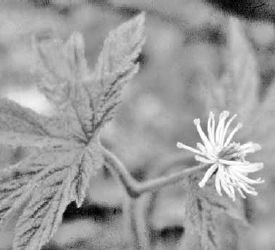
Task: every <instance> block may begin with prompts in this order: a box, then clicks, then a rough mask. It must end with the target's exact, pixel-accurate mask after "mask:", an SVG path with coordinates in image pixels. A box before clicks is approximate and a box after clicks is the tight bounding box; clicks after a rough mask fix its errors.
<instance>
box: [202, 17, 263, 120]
mask: <svg viewBox="0 0 275 250" xmlns="http://www.w3.org/2000/svg"><path fill="white" fill-rule="evenodd" d="M227 43H228V46H227V50H226V53H225V59H226V61H225V70H224V74H223V75H222V77H221V79H219V80H218V81H213V82H212V83H211V84H210V83H209V84H207V86H206V87H207V88H210V90H209V91H208V92H210V94H211V96H212V99H213V101H214V103H215V105H214V106H216V107H214V108H215V109H218V110H219V111H222V110H229V111H230V112H233V113H237V114H238V115H240V119H241V120H242V121H245V120H248V119H250V118H251V116H252V114H253V111H254V109H255V108H256V107H257V105H258V104H259V86H260V79H259V71H258V64H257V61H256V56H255V54H254V51H253V49H252V47H251V44H250V43H249V41H248V38H247V37H246V35H245V31H244V29H243V27H242V26H241V23H240V21H239V20H237V19H234V18H231V19H230V22H229V26H228V41H227Z"/></svg>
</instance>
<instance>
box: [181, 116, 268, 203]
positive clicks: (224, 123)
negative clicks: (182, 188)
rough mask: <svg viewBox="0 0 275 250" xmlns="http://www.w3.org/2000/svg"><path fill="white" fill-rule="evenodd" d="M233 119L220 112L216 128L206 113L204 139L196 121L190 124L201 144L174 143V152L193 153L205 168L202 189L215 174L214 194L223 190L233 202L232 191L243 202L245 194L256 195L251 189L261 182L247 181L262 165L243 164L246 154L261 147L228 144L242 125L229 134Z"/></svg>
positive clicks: (220, 193)
mask: <svg viewBox="0 0 275 250" xmlns="http://www.w3.org/2000/svg"><path fill="white" fill-rule="evenodd" d="M235 118H236V115H233V116H232V117H229V112H228V111H223V112H222V113H221V114H220V115H219V121H218V123H217V124H216V121H215V117H214V113H213V112H210V114H209V118H208V123H207V135H206V134H205V133H204V131H203V130H202V128H201V125H200V119H195V120H194V124H195V126H196V127H197V131H198V133H199V135H200V138H201V140H202V143H200V142H199V143H197V148H192V147H189V146H187V145H185V144H183V143H181V142H178V143H177V147H178V148H181V149H187V150H189V151H191V152H193V153H195V159H196V160H197V161H199V162H201V163H203V164H206V165H209V168H208V169H207V171H206V173H205V175H204V177H203V178H202V180H201V181H200V183H199V186H200V187H201V188H202V187H204V186H205V184H206V183H207V181H208V180H209V179H210V178H211V177H212V176H213V175H214V174H216V177H215V186H216V190H217V192H218V194H219V195H222V190H223V191H224V192H225V193H226V194H227V195H228V196H229V197H230V198H232V199H233V200H235V198H236V196H235V190H237V191H238V192H239V194H240V195H241V196H242V197H243V198H246V196H245V193H248V194H252V195H257V192H256V190H255V188H254V187H252V185H254V184H259V183H262V182H263V180H261V178H258V179H256V180H253V179H250V178H248V177H247V175H248V174H249V173H253V172H256V171H258V170H260V169H262V168H263V163H250V162H248V161H246V160H245V156H246V155H247V154H248V153H254V152H256V151H258V150H260V149H261V146H260V145H259V144H255V143H252V142H248V143H245V144H240V143H236V142H233V141H232V139H233V137H234V135H235V134H236V132H237V131H238V130H239V129H240V128H241V127H242V124H241V123H238V124H237V125H236V126H235V127H234V128H233V129H232V130H231V132H230V133H229V132H228V131H229V130H230V125H231V123H232V122H233V120H234V119H235Z"/></svg>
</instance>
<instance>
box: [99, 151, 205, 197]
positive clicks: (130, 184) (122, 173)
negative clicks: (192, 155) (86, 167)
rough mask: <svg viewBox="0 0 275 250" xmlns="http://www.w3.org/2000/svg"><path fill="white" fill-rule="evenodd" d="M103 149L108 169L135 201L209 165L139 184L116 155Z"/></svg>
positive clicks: (201, 165) (187, 169)
mask: <svg viewBox="0 0 275 250" xmlns="http://www.w3.org/2000/svg"><path fill="white" fill-rule="evenodd" d="M101 148H102V153H103V155H104V159H105V163H106V164H107V167H109V168H111V169H112V170H113V171H114V172H115V173H116V174H117V176H118V178H119V180H120V182H121V183H122V185H123V186H124V188H125V190H126V192H127V194H128V195H129V196H130V197H131V198H135V199H136V198H138V197H140V196H141V195H142V194H144V193H147V192H154V191H157V190H159V189H161V188H163V187H166V186H169V185H173V184H175V183H177V182H179V181H182V180H183V179H184V178H186V176H188V175H190V174H192V173H195V172H197V171H199V170H202V169H204V168H206V167H207V164H200V165H198V166H194V167H190V168H186V169H183V170H182V171H179V172H177V173H173V174H170V175H168V176H163V177H159V178H156V179H152V180H148V181H144V182H138V181H136V180H135V179H134V178H133V177H132V176H131V174H130V173H129V172H128V170H127V168H126V167H125V166H124V164H123V163H122V162H121V161H120V160H119V159H118V157H117V156H116V155H115V154H114V153H112V152H110V151H109V150H107V149H106V148H105V147H103V146H101Z"/></svg>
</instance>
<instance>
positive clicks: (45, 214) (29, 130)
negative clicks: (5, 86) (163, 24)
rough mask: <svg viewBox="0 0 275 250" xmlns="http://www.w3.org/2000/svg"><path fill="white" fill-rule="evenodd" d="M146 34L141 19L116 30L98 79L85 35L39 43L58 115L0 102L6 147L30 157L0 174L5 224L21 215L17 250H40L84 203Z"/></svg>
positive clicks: (0, 215)
mask: <svg viewBox="0 0 275 250" xmlns="http://www.w3.org/2000/svg"><path fill="white" fill-rule="evenodd" d="M143 29H144V15H143V14H141V15H139V16H137V17H136V18H134V19H132V20H130V21H128V22H126V23H125V24H123V25H121V26H120V27H118V28H117V29H116V30H114V31H113V32H111V33H110V35H109V37H108V38H107V39H106V41H105V43H104V47H103V50H102V53H101V54H100V56H99V62H98V64H97V65H96V71H95V73H94V74H91V73H90V72H89V70H88V67H87V63H86V59H85V57H84V42H83V38H82V36H81V35H80V34H78V33H74V34H73V35H72V36H71V37H70V38H69V40H68V41H67V42H65V43H64V42H63V41H61V40H58V39H48V40H46V41H45V40H44V41H35V43H34V45H35V49H36V55H37V59H38V60H37V65H38V71H39V74H40V75H41V82H40V83H39V84H38V86H39V88H40V90H41V91H42V92H43V93H44V94H45V95H46V97H47V98H48V99H49V101H50V102H51V103H52V104H53V105H55V106H56V108H57V109H58V111H59V113H58V115H57V116H56V117H45V116H42V115H39V114H37V113H35V112H34V111H32V110H30V109H28V108H24V107H22V106H20V105H18V104H16V103H15V102H13V101H9V100H6V99H1V100H0V144H4V145H7V146H10V147H17V146H20V147H25V148H28V149H29V152H30V153H29V155H28V156H27V157H25V158H24V159H23V160H22V161H19V162H18V163H17V164H15V165H12V166H9V167H8V168H5V169H3V170H1V171H0V224H1V225H2V226H3V225H5V224H6V223H7V222H9V220H10V219H11V218H12V217H13V215H14V214H15V212H18V210H20V211H21V213H20V215H19V218H18V220H17V224H16V229H15V238H14V241H13V242H14V243H13V247H14V250H23V249H24V250H39V249H41V247H42V246H43V245H45V243H47V242H48V241H49V240H50V238H51V237H52V235H53V234H54V232H55V231H56V229H57V227H58V225H59V224H60V222H61V220H62V215H63V212H64V210H65V209H66V207H67V205H68V204H69V203H70V202H72V201H75V202H76V203H77V205H78V206H81V204H82V203H83V201H84V198H85V194H86V189H87V187H88V184H89V178H90V176H91V175H92V174H93V173H94V172H96V170H97V168H100V167H101V166H102V165H103V157H102V154H101V151H100V147H99V145H98V138H97V137H98V133H99V132H100V131H99V129H100V128H101V125H103V124H104V123H105V122H106V121H107V120H110V119H111V118H112V116H111V113H113V109H114V108H115V106H116V105H117V104H118V102H119V101H118V99H119V94H120V90H121V87H122V83H125V82H126V81H128V80H130V79H131V77H132V76H133V75H134V73H136V72H137V67H138V65H137V63H136V59H137V57H138V53H139V52H140V50H141V47H142V44H143V40H144V37H143ZM126 41H127V42H126ZM104 65H105V66H104ZM107 65H109V66H107ZM110 65H112V66H110ZM99 71H100V72H101V73H100V74H99ZM96 88H97V89H96ZM95 93H96V94H95Z"/></svg>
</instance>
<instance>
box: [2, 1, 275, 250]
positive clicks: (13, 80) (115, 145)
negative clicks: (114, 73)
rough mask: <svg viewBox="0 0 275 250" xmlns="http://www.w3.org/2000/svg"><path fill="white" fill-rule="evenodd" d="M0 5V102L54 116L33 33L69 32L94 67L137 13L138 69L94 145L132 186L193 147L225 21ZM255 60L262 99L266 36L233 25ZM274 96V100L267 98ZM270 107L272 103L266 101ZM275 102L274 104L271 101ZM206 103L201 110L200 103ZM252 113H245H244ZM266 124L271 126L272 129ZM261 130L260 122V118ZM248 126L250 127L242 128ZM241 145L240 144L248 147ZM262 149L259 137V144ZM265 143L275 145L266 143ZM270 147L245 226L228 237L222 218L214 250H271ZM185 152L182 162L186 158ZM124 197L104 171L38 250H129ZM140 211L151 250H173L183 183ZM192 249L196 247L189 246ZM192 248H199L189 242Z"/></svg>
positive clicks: (173, 4)
mask: <svg viewBox="0 0 275 250" xmlns="http://www.w3.org/2000/svg"><path fill="white" fill-rule="evenodd" d="M86 2H87V1H81V0H79V1H61V0H60V1H50V0H48V1H46V0H44V1H39V0H32V1H1V2H0V96H1V97H8V98H10V99H12V100H14V101H16V102H18V103H20V104H22V105H24V106H27V107H30V108H32V109H34V110H36V111H37V112H39V113H42V114H45V115H51V114H52V112H53V110H52V107H51V106H50V105H49V103H48V102H47V100H46V98H45V97H44V96H43V95H42V94H41V93H39V91H38V90H37V88H36V86H35V83H36V81H37V78H36V76H35V75H34V74H33V73H32V69H33V67H34V63H35V58H34V54H33V51H32V48H31V37H32V36H33V35H39V36H47V34H49V33H51V34H52V33H54V34H56V36H58V37H61V38H63V39H67V38H68V36H69V35H70V34H71V32H73V31H80V32H82V33H83V35H84V38H85V43H86V57H87V60H88V62H89V64H90V66H91V68H93V65H94V64H95V62H96V59H97V56H98V54H99V52H100V50H101V48H102V42H103V40H104V38H105V37H106V36H107V34H108V32H109V31H110V30H111V29H113V28H115V27H117V26H118V25H119V24H120V23H122V22H124V21H126V20H128V19H129V18H131V17H132V16H134V15H136V14H137V13H139V12H140V11H141V10H144V11H146V36H147V40H146V44H145V46H144V49H143V51H142V53H141V55H140V57H139V62H140V65H141V67H140V71H139V73H138V74H137V76H136V77H135V78H134V80H133V81H132V82H131V83H130V84H128V85H127V86H126V87H125V89H124V91H123V103H122V105H121V106H120V108H119V112H118V115H117V116H116V118H115V120H113V121H112V122H111V123H110V124H108V126H106V128H105V129H104V132H103V135H102V140H103V143H104V144H105V145H106V147H108V148H110V149H112V150H113V151H114V152H115V153H116V154H117V155H118V156H119V157H120V158H121V159H122V161H123V162H124V163H125V164H126V166H127V167H128V169H129V170H130V171H131V173H132V174H133V176H134V177H135V178H136V179H138V180H144V179H146V178H148V176H150V177H156V176H158V175H161V174H168V171H173V169H172V170H167V169H162V167H161V166H162V165H164V164H163V162H165V161H167V160H169V158H171V157H177V156H178V155H182V154H184V152H182V151H179V150H178V149H177V148H176V142H177V141H184V143H185V144H187V145H195V143H196V142H197V141H198V137H197V134H196V131H195V128H194V126H193V123H192V121H193V119H194V118H196V117H201V118H203V119H205V118H206V117H207V116H208V112H209V105H208V104H209V102H211V100H210V101H209V100H208V99H209V93H208V91H207V87H206V86H209V84H210V85H211V84H214V82H216V81H217V79H219V78H220V76H221V75H222V74H223V71H224V66H225V61H226V59H227V58H226V53H225V51H226V48H227V42H228V36H227V32H228V30H227V25H228V16H225V15H224V14H222V13H221V12H220V11H218V10H215V9H213V8H212V7H210V6H207V5H206V4H205V3H203V2H201V1H199V0H171V1H165V0H156V1H148V0H147V1H146V0H93V1H92V0H91V1H89V4H87V3H86ZM240 22H241V23H242V25H243V26H244V29H243V32H244V33H245V34H244V36H245V37H246V39H247V41H248V43H250V45H251V49H252V50H253V55H254V57H255V58H256V61H257V62H258V66H257V72H256V74H257V76H258V78H259V84H260V88H259V92H258V95H259V98H260V100H264V98H265V96H267V95H268V93H269V92H271V91H270V89H271V88H272V86H273V85H272V82H273V81H274V76H275V29H274V25H272V24H269V23H264V22H252V21H247V20H240ZM274 98H275V96H274ZM271 100H272V98H271ZM274 100H275V99H274ZM206 103H207V104H206ZM273 104H274V105H273V106H272V102H270V104H269V105H268V108H269V111H268V112H269V113H268V114H269V116H266V117H265V119H269V121H268V124H269V125H270V126H269V127H268V129H269V130H268V131H265V132H266V134H265V136H266V137H268V138H269V139H270V138H271V140H272V137H273V136H275V132H274V131H275V120H274V118H273V117H272V115H271V114H273V113H272V108H273V112H275V103H273ZM251 112H252V113H253V112H254V110H252V111H251ZM272 119H273V121H274V123H273V121H272ZM261 121H262V122H263V123H266V120H261ZM251 124H252V122H251ZM252 139H253V138H252ZM252 139H250V138H248V140H252ZM261 139H262V141H261V143H263V144H264V143H265V140H264V139H265V138H263V137H261ZM273 144H274V143H273ZM273 150H274V151H275V146H273V147H272V143H271V144H268V147H267V151H265V152H267V153H265V154H262V155H260V154H259V156H261V157H262V158H263V157H264V159H262V158H261V159H258V161H264V162H265V163H266V168H265V171H264V176H263V177H264V178H265V177H267V178H268V181H267V184H265V185H264V186H263V187H259V193H260V194H259V196H258V197H256V198H255V197H252V199H251V200H250V199H249V200H248V201H247V202H246V206H245V209H246V213H247V216H248V217H249V220H250V222H251V226H249V227H245V228H243V229H242V232H241V234H240V235H239V236H238V235H237V234H236V230H235V228H234V227H235V225H234V223H233V222H232V221H231V220H229V219H228V218H227V217H226V215H224V216H221V218H220V219H219V220H220V221H221V222H220V223H219V225H220V227H221V229H219V230H218V231H219V232H223V237H222V240H221V242H220V244H221V245H220V247H218V249H221V250H227V249H232V250H233V249H236V250H237V249H244V250H259V249H261V250H272V249H273V250H274V249H275V238H274V234H275V198H274V191H275V173H274V166H272V161H273V158H274V156H273V155H274V153H273V152H274V151H273ZM190 156H191V155H189V154H188V153H186V157H190ZM22 157H24V150H23V149H21V148H17V149H13V150H11V149H9V148H4V147H2V148H1V151H0V162H1V167H4V166H7V165H8V164H9V163H12V162H16V161H17V160H18V159H21V158H22ZM123 192H124V191H123V190H122V188H121V187H120V186H119V185H118V184H117V183H116V181H115V180H114V179H113V177H112V176H111V174H110V173H109V172H108V170H107V169H105V168H103V169H102V171H101V172H100V173H99V174H98V175H97V176H96V177H93V178H92V179H91V186H90V189H89V191H88V195H87V200H86V201H85V204H84V205H83V207H82V208H80V209H76V207H75V206H74V204H71V205H70V206H69V207H68V209H67V211H66V213H65V215H64V220H63V224H62V225H61V226H60V228H59V230H58V232H57V233H56V234H55V236H54V238H53V240H52V241H51V242H50V243H49V245H48V246H46V247H45V249H48V250H50V249H51V250H57V249H58V250H59V249H60V250H61V249H83V250H84V249H98V250H100V249H131V248H130V247H129V246H128V245H127V244H128V243H127V232H123V230H122V229H121V228H122V226H123V216H122V215H123V213H122V212H123V211H122V210H123V207H122V202H123V199H124V198H123V197H124V193H123ZM146 199H147V200H146V201H141V206H142V205H143V204H145V202H146V206H145V209H147V211H146V216H148V218H147V223H148V228H149V229H150V235H151V237H152V239H151V241H152V249H170V250H171V249H180V248H179V245H180V242H182V241H183V240H184V239H185V237H187V233H186V230H185V229H186V228H185V226H184V216H185V215H186V211H185V206H184V200H185V199H186V190H185V188H184V185H176V186H175V187H171V188H169V189H165V191H160V192H159V193H156V194H154V195H152V196H150V197H146ZM194 241H196V239H194ZM11 242H12V228H11V229H10V230H9V229H7V230H5V231H2V232H0V249H1V250H6V249H11ZM192 249H200V248H199V247H198V246H196V244H194V246H193V247H192Z"/></svg>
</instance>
